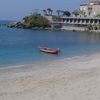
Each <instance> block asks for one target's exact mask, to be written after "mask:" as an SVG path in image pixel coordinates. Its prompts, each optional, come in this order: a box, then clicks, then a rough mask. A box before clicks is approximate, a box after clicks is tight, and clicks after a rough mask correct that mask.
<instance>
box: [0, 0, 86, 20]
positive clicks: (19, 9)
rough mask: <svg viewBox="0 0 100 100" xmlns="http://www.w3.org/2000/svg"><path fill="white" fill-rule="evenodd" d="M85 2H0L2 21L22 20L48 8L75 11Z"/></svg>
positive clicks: (7, 0) (69, 0)
mask: <svg viewBox="0 0 100 100" xmlns="http://www.w3.org/2000/svg"><path fill="white" fill-rule="evenodd" d="M85 2H86V0H0V20H20V19H22V18H23V16H25V15H29V14H30V13H31V12H33V11H39V12H40V11H42V10H43V9H47V8H52V9H54V10H57V9H61V10H64V9H66V10H69V11H73V10H74V9H77V8H79V5H80V4H81V3H85Z"/></svg>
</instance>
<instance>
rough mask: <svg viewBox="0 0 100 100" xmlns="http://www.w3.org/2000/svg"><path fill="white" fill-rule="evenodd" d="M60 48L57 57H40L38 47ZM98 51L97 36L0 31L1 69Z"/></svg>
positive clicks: (99, 43) (79, 33)
mask: <svg viewBox="0 0 100 100" xmlns="http://www.w3.org/2000/svg"><path fill="white" fill-rule="evenodd" d="M38 45H42V46H47V47H51V48H60V49H61V53H60V54H59V55H50V54H45V53H41V52H40V51H39V50H38V49H37V46H38ZM99 51H100V34H97V33H81V32H61V31H45V30H41V31H37V30H28V29H11V28H6V27H1V28H0V67H4V66H5V67H6V66H13V65H20V64H28V63H34V62H36V61H46V60H52V59H59V58H64V57H73V56H80V55H83V54H89V53H94V52H99Z"/></svg>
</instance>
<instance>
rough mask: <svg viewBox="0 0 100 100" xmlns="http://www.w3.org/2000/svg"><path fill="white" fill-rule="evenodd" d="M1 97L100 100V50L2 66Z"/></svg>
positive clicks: (10, 98)
mask: <svg viewBox="0 0 100 100" xmlns="http://www.w3.org/2000/svg"><path fill="white" fill-rule="evenodd" d="M0 100H100V54H94V55H90V56H82V57H73V58H71V59H66V58H65V59H61V60H55V61H53V62H45V63H39V64H33V65H26V66H22V67H15V68H5V69H3V68H2V69H0Z"/></svg>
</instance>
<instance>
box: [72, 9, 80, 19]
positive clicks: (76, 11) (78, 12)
mask: <svg viewBox="0 0 100 100" xmlns="http://www.w3.org/2000/svg"><path fill="white" fill-rule="evenodd" d="M72 14H74V15H75V16H76V17H77V16H78V15H79V14H80V11H79V10H77V9H76V10H75V11H73V12H72Z"/></svg>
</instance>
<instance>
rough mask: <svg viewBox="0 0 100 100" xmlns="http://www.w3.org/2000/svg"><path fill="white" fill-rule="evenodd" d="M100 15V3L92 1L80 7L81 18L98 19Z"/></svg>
mask: <svg viewBox="0 0 100 100" xmlns="http://www.w3.org/2000/svg"><path fill="white" fill-rule="evenodd" d="M97 15H100V1H99V0H98V1H97V0H96V1H94V0H92V1H90V2H89V3H86V4H81V5H80V17H96V16H97Z"/></svg>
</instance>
